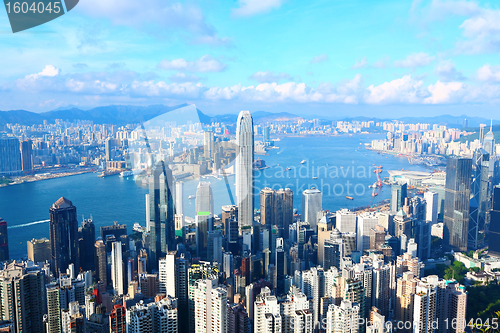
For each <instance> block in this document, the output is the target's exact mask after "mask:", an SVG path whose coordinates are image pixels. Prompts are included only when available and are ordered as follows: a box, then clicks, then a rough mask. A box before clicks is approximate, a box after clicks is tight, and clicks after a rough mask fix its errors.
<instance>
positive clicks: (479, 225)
mask: <svg viewBox="0 0 500 333" xmlns="http://www.w3.org/2000/svg"><path fill="white" fill-rule="evenodd" d="M472 162H473V165H472V185H471V191H472V195H471V208H470V212H469V235H468V246H469V248H470V249H477V248H479V247H481V246H482V245H483V244H484V235H485V227H486V212H487V211H488V210H489V207H488V201H489V200H488V188H489V176H488V174H489V165H490V154H489V153H488V152H487V151H486V150H484V149H478V150H476V151H475V152H474V157H473V160H472Z"/></svg>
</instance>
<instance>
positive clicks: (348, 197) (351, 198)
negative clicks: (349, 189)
mask: <svg viewBox="0 0 500 333" xmlns="http://www.w3.org/2000/svg"><path fill="white" fill-rule="evenodd" d="M346 199H349V200H354V198H353V197H350V196H348V195H347V196H346Z"/></svg>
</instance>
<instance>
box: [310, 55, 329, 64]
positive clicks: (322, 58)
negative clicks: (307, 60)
mask: <svg viewBox="0 0 500 333" xmlns="http://www.w3.org/2000/svg"><path fill="white" fill-rule="evenodd" d="M325 61H328V56H327V55H326V54H325V53H323V54H320V55H317V56H315V57H314V58H313V59H312V60H311V63H312V64H318V63H320V62H325Z"/></svg>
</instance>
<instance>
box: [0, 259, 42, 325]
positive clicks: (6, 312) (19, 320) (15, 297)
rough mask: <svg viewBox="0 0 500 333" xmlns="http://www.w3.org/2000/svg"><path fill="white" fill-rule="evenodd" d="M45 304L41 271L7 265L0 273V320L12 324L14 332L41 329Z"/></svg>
mask: <svg viewBox="0 0 500 333" xmlns="http://www.w3.org/2000/svg"><path fill="white" fill-rule="evenodd" d="M46 304H47V303H46V299H45V273H44V271H42V270H39V269H36V270H34V269H31V270H30V271H29V272H25V270H24V268H23V267H20V266H17V265H9V266H8V267H7V266H6V267H5V269H4V270H2V271H1V272H0V308H1V310H2V311H1V313H2V316H1V319H2V320H9V321H12V322H13V323H15V324H14V325H15V332H44V325H43V316H44V314H45V313H46Z"/></svg>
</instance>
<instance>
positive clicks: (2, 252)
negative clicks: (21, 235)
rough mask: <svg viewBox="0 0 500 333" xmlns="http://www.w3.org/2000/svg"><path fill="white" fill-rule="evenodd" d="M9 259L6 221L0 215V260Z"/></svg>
mask: <svg viewBox="0 0 500 333" xmlns="http://www.w3.org/2000/svg"><path fill="white" fill-rule="evenodd" d="M5 260H9V236H8V233H7V222H6V221H5V220H4V219H2V218H1V217H0V261H5Z"/></svg>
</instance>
